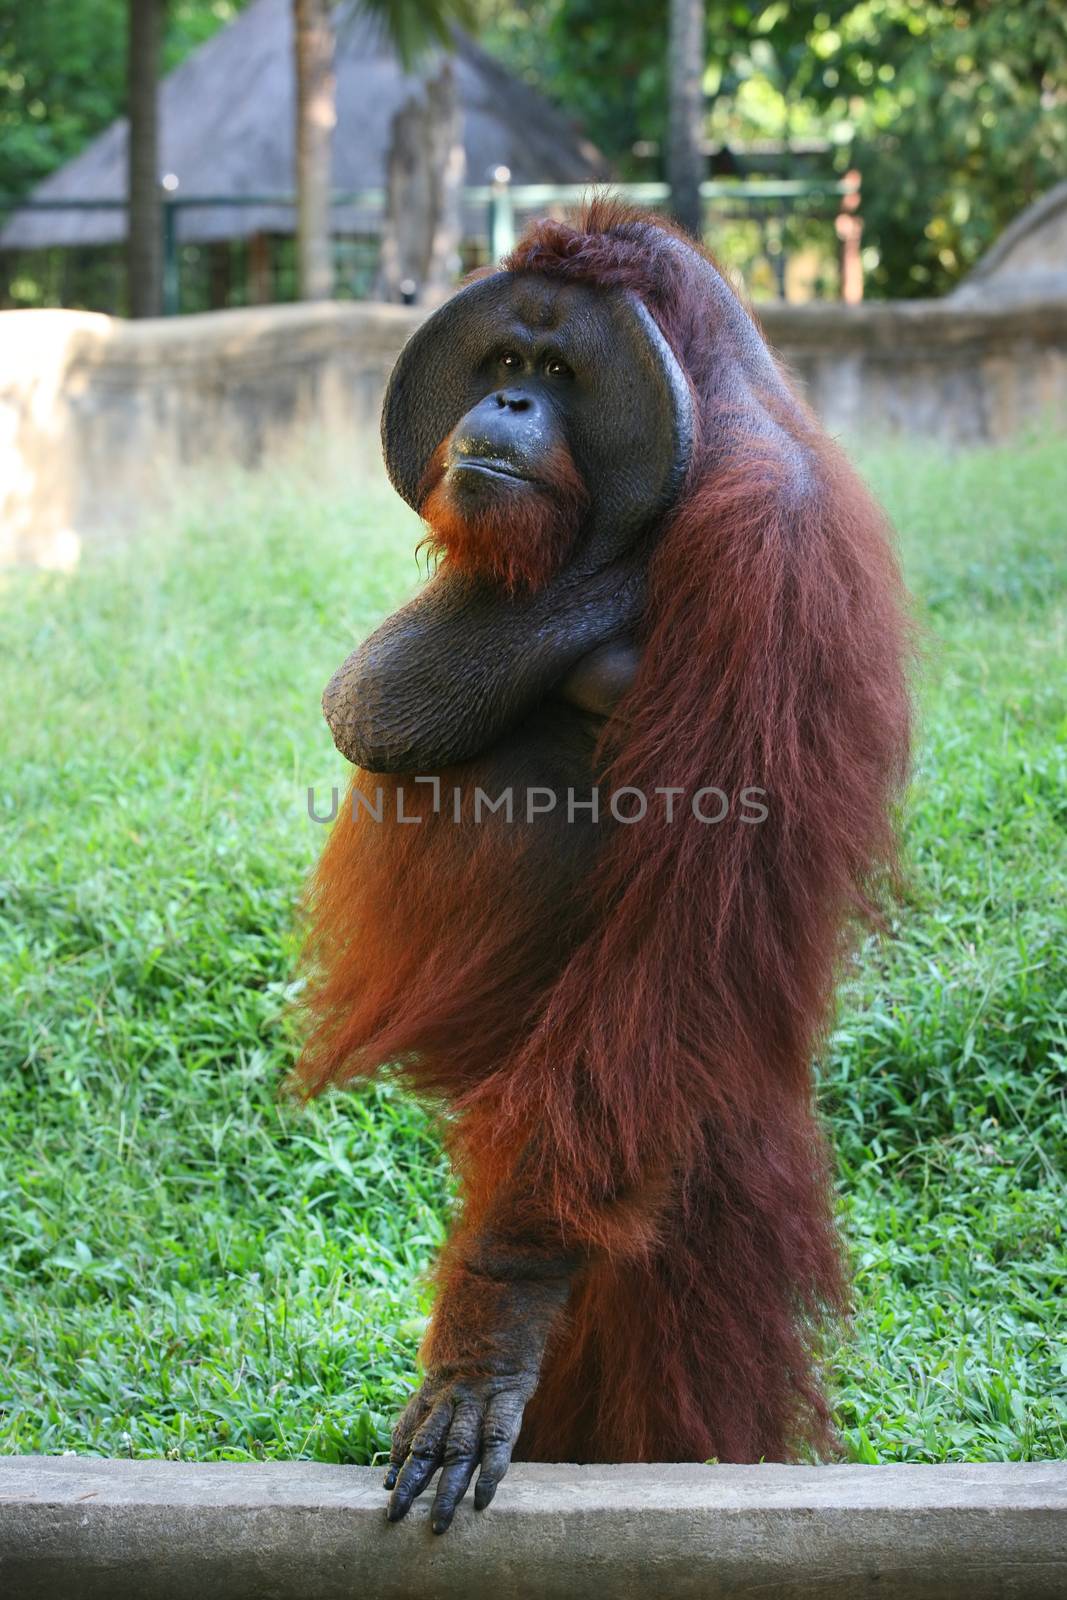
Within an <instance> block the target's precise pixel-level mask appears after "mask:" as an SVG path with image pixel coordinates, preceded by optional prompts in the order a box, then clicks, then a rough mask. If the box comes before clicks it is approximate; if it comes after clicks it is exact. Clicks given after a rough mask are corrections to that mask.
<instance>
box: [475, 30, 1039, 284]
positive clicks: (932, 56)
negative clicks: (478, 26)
mask: <svg viewBox="0 0 1067 1600" xmlns="http://www.w3.org/2000/svg"><path fill="white" fill-rule="evenodd" d="M490 11H491V17H492V21H491V23H490V26H489V31H488V33H487V41H488V42H490V43H491V44H493V45H494V47H495V48H496V49H498V51H499V52H500V53H501V54H502V55H503V56H504V58H505V59H506V60H508V61H509V62H510V63H511V64H512V65H514V66H515V67H516V68H518V70H520V71H522V72H523V73H524V74H525V75H526V76H528V77H529V78H530V79H531V80H532V81H534V82H536V83H538V84H539V85H540V87H542V88H543V89H545V90H547V92H549V93H550V94H552V95H554V96H555V98H556V99H557V100H559V101H560V102H561V103H562V104H564V105H566V106H567V107H568V108H570V109H571V110H573V112H574V113H575V114H576V115H577V116H578V117H580V118H581V119H582V121H583V123H584V125H585V127H586V129H587V130H588V132H589V134H590V136H591V137H592V138H593V139H594V140H595V141H596V142H597V143H598V144H599V145H600V147H601V148H602V149H603V150H604V151H605V153H606V154H607V155H609V156H610V157H611V158H612V159H613V160H615V161H616V163H617V164H618V165H619V167H620V171H621V172H622V174H623V175H624V176H627V177H658V176H661V175H662V172H661V169H660V163H659V161H658V160H654V159H650V158H647V157H646V158H643V159H642V158H639V157H635V155H634V145H635V144H639V143H650V144H653V145H655V144H662V141H663V139H664V136H665V130H666V121H667V111H666V104H667V102H666V95H667V88H666V46H665V38H666V25H667V4H666V0H636V3H631V0H519V3H515V0H502V3H501V4H498V5H496V6H491V7H490ZM707 51H708V56H707V61H708V65H707V71H706V74H705V80H704V85H705V90H706V93H707V96H708V119H707V131H708V136H709V138H710V139H711V140H712V141H713V143H716V144H722V143H725V144H727V145H731V146H735V145H738V144H749V145H751V144H753V143H758V142H759V141H760V140H772V141H778V142H782V141H787V140H790V139H797V138H798V137H804V138H811V137H812V136H821V137H822V138H824V139H826V140H827V141H828V143H829V147H830V148H829V152H828V155H827V156H826V157H825V158H823V161H822V164H821V170H822V171H823V173H824V175H827V174H828V172H829V170H830V168H831V167H833V168H836V169H837V170H838V171H841V172H843V171H844V170H845V169H846V168H847V167H850V166H856V167H858V168H859V169H860V171H861V172H862V174H863V216H864V221H865V233H864V243H865V246H866V265H867V272H868V283H869V285H870V288H871V290H872V292H874V293H875V294H885V295H898V296H901V295H922V294H940V293H942V292H944V291H945V290H946V289H949V288H951V287H952V285H953V284H954V283H956V282H957V281H958V279H959V278H960V277H961V276H962V275H963V273H964V272H966V270H967V269H968V268H969V267H970V266H972V265H973V264H974V262H975V261H976V260H977V258H978V257H979V256H980V255H981V253H982V252H983V251H984V250H985V249H987V248H988V246H989V245H991V244H992V243H993V241H994V240H995V238H996V237H997V234H998V233H999V232H1000V230H1001V229H1002V228H1003V227H1004V226H1005V225H1006V224H1007V223H1008V222H1009V221H1010V220H1011V219H1012V217H1014V216H1015V215H1016V214H1017V213H1018V212H1019V211H1020V210H1021V209H1022V208H1023V206H1025V205H1026V204H1027V203H1028V202H1029V201H1030V200H1032V199H1034V198H1035V197H1036V196H1037V195H1039V194H1041V193H1042V192H1043V191H1044V190H1045V189H1047V188H1049V187H1050V186H1051V185H1052V184H1053V183H1056V182H1058V181H1059V179H1060V178H1061V177H1062V175H1063V172H1064V167H1065V160H1067V27H1065V26H1064V18H1063V10H1062V6H1061V5H1060V4H1059V0H1014V3H1012V4H1010V5H1005V4H997V3H996V0H821V3H819V4H817V5H787V4H785V3H784V0H771V3H769V4H764V5H760V6H748V5H744V4H739V3H735V0H709V3H708V5H707ZM778 170H779V173H780V174H781V173H782V172H783V171H785V170H787V169H785V168H783V166H782V163H781V161H779V164H778ZM788 170H789V171H793V170H795V169H793V168H792V167H790V168H789V169H788ZM808 170H814V169H813V168H812V167H811V166H810V164H809V167H808Z"/></svg>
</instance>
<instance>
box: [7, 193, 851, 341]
mask: <svg viewBox="0 0 1067 1600" xmlns="http://www.w3.org/2000/svg"><path fill="white" fill-rule="evenodd" d="M598 187H601V186H599V185H596V184H591V183H570V184H549V183H532V184H531V183H527V184H513V183H512V182H511V181H510V174H509V173H508V170H507V168H506V167H502V168H498V169H497V171H496V172H495V173H494V174H493V176H492V180H491V181H490V182H489V183H488V184H475V185H471V186H468V187H466V188H465V189H464V191H463V199H464V203H465V205H466V206H467V207H468V208H474V209H477V208H479V207H481V208H484V212H485V217H486V227H485V237H486V240H487V242H488V249H489V257H490V259H491V260H493V261H499V260H500V258H501V257H502V256H505V255H507V253H508V251H509V250H511V249H512V247H513V246H514V244H515V239H516V225H515V216H516V213H517V212H520V211H536V210H539V209H542V208H546V207H557V206H571V205H577V204H580V203H581V202H582V201H583V200H586V199H588V197H589V196H590V194H592V193H594V192H595V191H596V190H597V188H598ZM603 187H604V188H605V189H606V190H607V191H608V192H610V193H611V194H612V195H615V196H618V197H619V198H620V199H622V200H629V201H632V202H633V203H635V204H637V205H646V206H666V205H667V204H668V203H669V201H670V188H669V186H668V185H667V184H666V183H612V184H608V185H604V186H603ZM859 191H860V182H859V175H858V174H857V173H848V174H846V176H845V177H844V178H835V179H809V178H793V179H768V180H766V181H756V182H744V181H736V182H735V181H733V180H730V179H710V180H708V181H707V182H705V183H702V184H701V186H700V194H701V198H702V200H703V201H704V202H705V205H715V204H716V203H718V204H731V205H732V204H740V205H742V206H743V207H744V208H745V212H746V214H749V215H752V216H755V217H763V218H766V217H767V216H777V217H778V218H781V217H782V216H783V215H784V214H785V212H786V211H787V210H788V209H789V207H790V206H793V205H796V204H797V202H799V201H806V200H826V201H836V202H837V209H838V210H841V209H847V210H849V211H851V212H855V211H856V209H857V207H858V203H859ZM161 200H162V224H161V225H162V235H163V236H162V249H163V311H164V315H166V316H173V315H175V314H176V313H177V311H178V309H179V305H180V281H179V259H180V243H181V242H180V240H179V237H178V218H179V215H180V213H181V212H182V211H198V210H200V211H202V210H211V209H216V208H219V207H227V208H230V209H234V210H243V209H247V208H250V207H271V208H278V209H294V210H295V208H296V197H295V195H293V194H242V195H212V194H200V195H194V194H179V193H177V192H176V191H175V190H174V189H171V188H164V189H163V191H162V194H161ZM331 207H332V208H333V209H334V210H343V209H345V208H358V209H361V210H370V211H377V212H381V211H382V210H383V209H384V207H385V190H384V189H381V188H378V189H354V190H351V191H347V192H345V191H339V192H337V193H335V194H334V195H333V196H332V197H331ZM125 210H126V202H125V200H16V199H14V198H10V199H5V197H3V196H0V218H3V217H4V216H5V215H6V214H7V213H10V212H18V211H30V212H38V211H43V212H48V211H125ZM782 270H783V271H784V266H783V268H782Z"/></svg>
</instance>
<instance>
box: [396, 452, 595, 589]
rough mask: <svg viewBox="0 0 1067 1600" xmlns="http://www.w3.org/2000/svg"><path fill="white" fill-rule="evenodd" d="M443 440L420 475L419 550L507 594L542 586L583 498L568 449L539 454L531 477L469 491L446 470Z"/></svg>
mask: <svg viewBox="0 0 1067 1600" xmlns="http://www.w3.org/2000/svg"><path fill="white" fill-rule="evenodd" d="M449 444H450V440H448V439H445V440H444V441H443V442H442V443H441V444H440V445H439V446H438V448H437V449H436V450H435V451H434V453H433V456H432V457H431V459H430V464H429V467H428V468H427V470H426V473H425V474H424V476H423V480H422V485H421V500H420V507H419V515H420V516H421V517H422V520H423V521H424V522H425V524H426V528H427V532H426V536H425V538H424V539H423V540H422V541H421V543H420V545H419V549H420V550H425V551H427V552H428V554H429V555H430V556H431V558H437V559H439V560H442V561H445V562H447V563H448V565H449V566H451V567H454V568H458V569H459V570H460V571H462V572H468V573H471V574H472V575H473V576H478V577H484V578H488V579H490V580H491V581H492V582H494V583H497V584H500V585H501V586H502V587H503V588H504V589H506V590H507V591H508V592H509V593H514V592H516V591H517V590H520V589H526V590H530V589H540V588H543V586H544V585H545V584H546V583H548V581H549V580H550V579H551V578H553V577H554V576H555V574H556V573H557V572H558V571H559V570H560V568H561V567H562V565H563V563H564V561H565V560H566V559H567V556H568V555H569V554H570V551H571V548H572V547H573V544H574V540H575V537H576V535H577V533H578V529H579V528H580V526H581V523H582V518H583V517H584V515H585V512H586V508H587V506H588V504H589V495H588V491H587V490H586V487H585V484H584V482H583V481H582V477H581V474H580V473H579V471H578V468H577V467H576V466H575V464H574V459H573V457H572V456H571V454H570V452H569V450H567V449H566V448H565V447H564V446H557V447H556V448H555V450H553V451H551V452H550V453H549V454H548V455H546V456H545V458H544V459H543V460H542V461H541V462H539V463H538V477H537V479H536V481H534V480H533V479H526V478H515V479H502V480H501V481H500V482H499V483H497V482H495V481H492V480H491V481H488V482H486V483H484V484H483V483H481V482H479V484H478V488H477V491H476V493H475V494H472V493H470V492H464V491H462V490H460V489H458V488H457V485H456V483H455V482H454V480H453V478H452V476H451V474H450V473H449V470H448V468H449V461H448V450H449Z"/></svg>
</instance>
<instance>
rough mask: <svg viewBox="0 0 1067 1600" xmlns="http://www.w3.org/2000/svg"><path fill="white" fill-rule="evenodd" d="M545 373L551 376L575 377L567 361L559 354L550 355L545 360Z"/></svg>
mask: <svg viewBox="0 0 1067 1600" xmlns="http://www.w3.org/2000/svg"><path fill="white" fill-rule="evenodd" d="M545 373H546V375H547V376H548V377H550V378H573V377H574V373H573V372H572V371H571V369H570V367H568V365H567V363H566V362H565V361H561V360H560V359H559V357H558V356H550V357H549V359H548V360H547V361H546V362H545Z"/></svg>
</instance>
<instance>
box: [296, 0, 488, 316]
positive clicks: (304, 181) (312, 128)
mask: <svg viewBox="0 0 1067 1600" xmlns="http://www.w3.org/2000/svg"><path fill="white" fill-rule="evenodd" d="M353 10H362V11H364V12H367V13H369V14H370V15H371V16H374V17H376V18H377V19H378V21H379V22H380V24H381V27H382V30H383V32H384V33H385V35H386V37H387V38H388V39H389V41H390V43H391V44H392V46H393V48H394V49H395V50H396V53H397V55H398V56H399V57H400V61H401V63H402V65H403V66H404V67H405V68H406V69H410V68H411V67H412V66H413V65H414V64H415V63H416V61H417V60H418V58H419V57H420V56H421V55H422V53H423V52H424V50H426V49H427V47H429V46H431V45H435V44H436V45H439V46H443V47H444V48H445V49H448V48H449V46H450V45H451V42H452V24H453V23H460V24H461V25H463V26H464V27H471V26H473V25H474V23H475V21H476V8H475V0H342V4H341V5H340V6H338V7H337V8H336V13H340V14H342V15H343V13H344V12H345V11H353ZM335 22H336V14H335V7H334V6H333V4H332V3H331V0H293V23H294V47H295V65H296V193H297V227H296V237H297V294H298V295H299V297H300V299H301V300H323V299H328V298H329V296H330V295H331V294H332V293H333V251H332V247H331V242H330V182H331V174H330V165H331V162H330V155H331V148H332V142H333V139H332V136H333V129H334V124H335V122H336V121H337V107H336V83H335V78H334V68H333V61H334V26H335Z"/></svg>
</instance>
